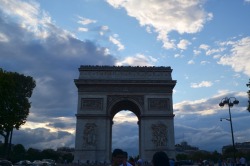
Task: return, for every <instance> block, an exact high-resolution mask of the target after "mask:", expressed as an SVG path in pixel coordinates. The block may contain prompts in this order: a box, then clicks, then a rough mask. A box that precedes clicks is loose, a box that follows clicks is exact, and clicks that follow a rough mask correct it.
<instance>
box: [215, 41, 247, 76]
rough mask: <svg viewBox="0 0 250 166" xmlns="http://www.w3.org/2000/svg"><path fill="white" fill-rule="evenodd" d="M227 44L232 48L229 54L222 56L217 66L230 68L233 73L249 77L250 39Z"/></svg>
mask: <svg viewBox="0 0 250 166" xmlns="http://www.w3.org/2000/svg"><path fill="white" fill-rule="evenodd" d="M228 43H229V45H231V47H232V48H231V50H230V51H231V54H230V55H224V56H222V57H221V58H220V60H219V62H218V64H221V65H228V66H231V67H232V68H233V70H234V71H236V72H243V73H245V74H246V75H248V76H250V65H249V62H250V37H244V38H242V39H240V40H238V41H236V42H228Z"/></svg>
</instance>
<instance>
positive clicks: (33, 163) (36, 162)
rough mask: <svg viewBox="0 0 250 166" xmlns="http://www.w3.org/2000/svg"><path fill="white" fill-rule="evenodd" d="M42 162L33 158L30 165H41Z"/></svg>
mask: <svg viewBox="0 0 250 166" xmlns="http://www.w3.org/2000/svg"><path fill="white" fill-rule="evenodd" d="M42 165H43V162H42V161H41V160H35V161H33V162H32V166H42Z"/></svg>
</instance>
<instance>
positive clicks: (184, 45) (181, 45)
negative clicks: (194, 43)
mask: <svg viewBox="0 0 250 166" xmlns="http://www.w3.org/2000/svg"><path fill="white" fill-rule="evenodd" d="M190 44H191V43H190V42H189V41H188V40H185V39H182V40H180V42H179V43H178V44H177V47H178V48H180V49H182V50H185V49H187V46H188V45H190Z"/></svg>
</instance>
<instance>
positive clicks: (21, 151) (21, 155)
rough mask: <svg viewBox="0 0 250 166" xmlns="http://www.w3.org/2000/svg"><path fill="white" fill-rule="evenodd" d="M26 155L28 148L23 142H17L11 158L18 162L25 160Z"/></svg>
mask: <svg viewBox="0 0 250 166" xmlns="http://www.w3.org/2000/svg"><path fill="white" fill-rule="evenodd" d="M25 156H26V149H25V148H24V146H23V145H22V144H17V145H14V146H13V149H12V153H11V160H12V161H14V163H15V162H18V161H20V160H24V159H25Z"/></svg>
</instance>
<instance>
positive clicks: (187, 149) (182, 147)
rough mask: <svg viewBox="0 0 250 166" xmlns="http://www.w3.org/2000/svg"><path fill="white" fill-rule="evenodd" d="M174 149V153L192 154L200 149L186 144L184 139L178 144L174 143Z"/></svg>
mask: <svg viewBox="0 0 250 166" xmlns="http://www.w3.org/2000/svg"><path fill="white" fill-rule="evenodd" d="M175 151H176V154H180V153H185V154H192V153H194V152H197V151H200V150H199V148H197V147H194V146H191V145H188V143H187V142H186V141H183V142H181V143H180V144H176V145H175Z"/></svg>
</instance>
